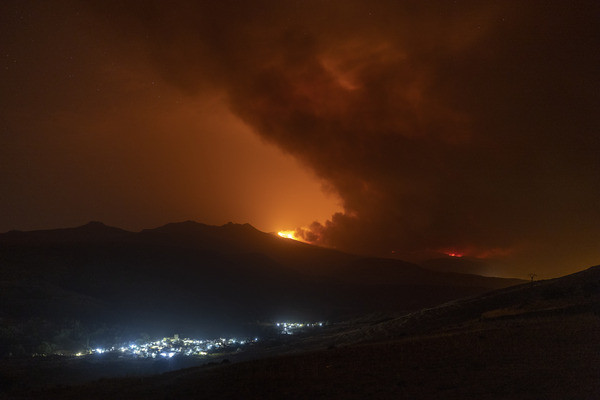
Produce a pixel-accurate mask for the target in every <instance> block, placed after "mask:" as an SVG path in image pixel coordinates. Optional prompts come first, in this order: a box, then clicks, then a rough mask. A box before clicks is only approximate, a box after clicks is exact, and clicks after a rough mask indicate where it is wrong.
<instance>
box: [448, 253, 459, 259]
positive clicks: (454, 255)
mask: <svg viewBox="0 0 600 400" xmlns="http://www.w3.org/2000/svg"><path fill="white" fill-rule="evenodd" d="M446 255H448V256H450V257H458V258H461V257H462V256H463V255H462V254H460V253H446Z"/></svg>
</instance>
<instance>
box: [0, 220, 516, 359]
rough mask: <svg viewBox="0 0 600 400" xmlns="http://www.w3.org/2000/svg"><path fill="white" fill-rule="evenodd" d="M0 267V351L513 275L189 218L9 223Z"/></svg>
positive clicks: (382, 303) (403, 295) (236, 324)
mask: <svg viewBox="0 0 600 400" xmlns="http://www.w3.org/2000/svg"><path fill="white" fill-rule="evenodd" d="M0 269H1V272H2V280H1V282H0V284H1V285H2V287H3V288H4V290H3V291H2V292H1V293H0V300H2V301H1V302H0V318H2V325H1V326H0V328H2V332H4V333H2V332H0V333H2V334H3V335H4V336H3V337H5V340H4V344H3V346H0V352H1V354H0V355H6V354H9V353H12V354H15V353H17V354H20V353H25V354H26V353H29V352H38V351H39V350H35V349H37V348H38V347H39V346H40V345H41V344H42V342H49V343H51V344H52V345H53V346H54V347H55V348H56V349H63V350H66V351H72V350H74V349H75V348H77V346H79V347H81V345H82V341H84V342H85V343H89V342H91V343H103V342H106V341H108V340H110V338H113V339H114V338H116V337H128V336H130V337H131V336H133V337H135V336H136V335H139V334H141V333H145V334H149V335H150V336H161V335H170V334H172V333H173V332H179V333H182V334H189V335H192V334H195V335H203V336H205V335H220V334H224V333H237V334H239V333H248V332H251V331H252V329H253V328H252V324H255V323H256V321H273V320H276V319H286V318H287V319H290V318H291V319H302V320H330V321H336V320H340V319H343V318H349V317H351V316H354V315H361V314H365V313H369V312H375V311H378V312H387V313H392V314H394V313H395V314H397V313H404V312H406V311H410V310H416V309H419V308H422V307H429V306H433V305H435V304H439V303H441V302H444V301H448V300H451V299H456V298H461V297H465V296H471V295H475V294H478V293H483V292H485V291H488V290H490V289H496V288H499V287H506V286H510V285H514V284H516V283H519V282H520V281H518V280H511V279H500V278H484V277H479V276H475V275H463V274H453V273H442V272H434V271H429V270H426V269H423V268H421V267H419V266H416V265H414V264H409V263H406V262H402V261H397V260H386V259H372V258H363V257H358V256H354V255H349V254H344V253H341V252H338V251H335V250H330V249H324V248H319V247H315V246H311V245H308V244H305V243H301V242H297V241H293V240H289V239H282V238H279V237H277V236H275V235H272V234H267V233H264V232H260V231H258V230H256V229H255V228H253V227H252V226H250V225H248V224H245V225H238V224H231V223H230V224H226V225H223V226H220V227H217V226H208V225H204V224H199V223H195V222H183V223H177V224H168V225H165V226H162V227H159V228H156V229H149V230H143V231H141V232H128V231H124V230H121V229H118V228H113V227H108V226H105V225H103V224H102V223H99V222H92V223H89V224H87V225H84V226H82V227H78V228H69V229H58V230H46V231H34V232H16V231H12V232H8V233H6V234H2V235H0ZM65 329H68V330H69V332H70V333H69V334H60V332H62V331H64V330H65ZM15 330H16V331H15ZM32 332H33V333H32ZM107 332H109V333H107ZM59 334H60V335H59ZM32 335H33V336H35V337H34V338H32ZM61 335H62V336H61ZM23 336H27V337H29V339H31V340H27V341H23V340H21V339H20V338H21V337H23ZM58 336H61V337H62V339H61V340H60V343H55V342H56V341H57V339H56V337H58Z"/></svg>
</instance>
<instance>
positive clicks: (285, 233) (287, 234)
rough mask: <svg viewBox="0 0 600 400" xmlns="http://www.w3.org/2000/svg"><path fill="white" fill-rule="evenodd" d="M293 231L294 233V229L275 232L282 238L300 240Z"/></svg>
mask: <svg viewBox="0 0 600 400" xmlns="http://www.w3.org/2000/svg"><path fill="white" fill-rule="evenodd" d="M294 233H295V232H294V231H279V232H277V234H278V235H279V236H281V237H282V238H286V239H293V240H300V239H299V238H297V237H296V235H295V234H294Z"/></svg>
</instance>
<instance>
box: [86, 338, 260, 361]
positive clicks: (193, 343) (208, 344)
mask: <svg viewBox="0 0 600 400" xmlns="http://www.w3.org/2000/svg"><path fill="white" fill-rule="evenodd" d="M257 341H258V338H253V339H243V340H238V339H236V338H229V339H227V338H219V339H209V340H197V339H188V338H185V339H180V338H179V336H178V335H175V336H174V337H172V338H167V337H166V338H163V339H161V340H156V341H151V342H146V343H141V344H136V343H131V344H129V345H127V346H121V347H110V348H106V349H104V348H96V349H92V350H90V351H88V352H86V353H77V354H76V355H77V356H83V355H86V354H104V353H118V354H121V355H123V356H129V357H139V358H157V357H158V358H159V357H162V358H171V357H173V356H175V355H184V356H205V355H207V354H208V353H209V352H215V351H217V350H219V349H228V348H229V349H231V348H233V347H236V348H240V347H241V346H244V345H245V344H248V343H254V342H257Z"/></svg>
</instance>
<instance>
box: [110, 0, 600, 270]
mask: <svg viewBox="0 0 600 400" xmlns="http://www.w3.org/2000/svg"><path fill="white" fill-rule="evenodd" d="M373 3H375V4H373ZM145 4H146V3H145V2H144V3H141V5H140V6H139V7H135V6H132V5H131V3H130V4H129V5H128V6H127V7H126V9H123V8H122V6H121V7H118V6H115V7H113V8H109V11H108V14H109V15H110V16H111V18H112V21H113V23H114V24H115V25H117V27H118V28H119V29H122V32H123V33H125V34H127V35H128V36H127V37H128V38H129V39H131V40H138V41H140V43H142V45H143V46H146V48H147V54H148V57H149V58H150V59H151V60H152V63H153V64H154V65H155V67H156V68H157V69H158V70H159V71H160V73H161V75H162V76H163V77H164V79H165V80H167V81H169V82H171V83H172V84H173V85H176V86H177V87H179V88H181V90H183V91H185V92H186V93H188V94H189V95H190V96H195V95H198V94H199V93H205V92H206V91H222V92H224V93H226V95H227V98H228V101H229V104H230V108H231V110H232V112H233V113H235V114H236V115H237V116H238V117H239V118H241V119H242V120H243V121H245V123H247V124H248V125H249V126H250V127H252V128H253V130H254V131H255V132H256V134H258V135H260V136H261V137H263V138H264V139H265V140H267V141H269V142H272V143H275V144H276V145H277V146H279V147H280V148H281V149H283V150H284V151H286V152H288V153H290V154H292V155H294V156H295V157H297V158H298V159H299V160H301V162H302V163H303V164H304V165H306V166H307V167H308V168H311V169H312V170H314V171H315V172H316V174H317V175H318V176H319V177H320V178H322V179H323V181H324V182H325V185H326V187H327V188H328V190H332V191H334V192H336V193H337V194H339V196H340V197H341V199H342V200H343V213H339V214H335V215H333V216H332V217H331V219H330V220H329V221H325V222H314V223H312V224H310V222H309V221H307V226H305V227H303V228H299V229H298V232H297V235H299V236H301V237H302V238H304V239H305V240H308V241H311V242H314V243H318V244H323V245H327V246H332V247H335V248H339V249H343V250H347V251H352V252H359V253H365V254H379V255H383V254H387V255H389V254H392V252H393V254H397V255H398V256H401V257H407V258H411V257H412V258H418V257H419V256H420V255H431V254H434V253H444V252H460V253H464V254H466V255H471V256H474V257H491V258H497V259H504V260H511V261H512V262H515V263H516V264H515V265H519V266H520V267H521V268H523V271H524V272H527V271H528V270H530V269H535V268H536V266H537V265H541V264H542V263H544V265H546V266H548V265H549V264H548V263H554V265H555V266H556V267H558V266H559V265H560V266H562V265H564V264H568V263H571V264H574V265H573V268H575V269H577V268H580V267H583V266H585V265H579V264H578V263H588V262H593V260H597V259H598V256H599V254H598V249H597V244H598V242H599V239H600V224H599V222H600V207H599V206H598V203H597V201H598V199H599V198H600V197H599V195H600V181H599V179H598V177H599V176H600V166H599V160H600V157H598V154H600V140H599V135H598V128H599V127H600V125H599V123H598V122H599V116H600V110H599V107H598V106H599V101H598V100H599V95H600V90H599V87H598V77H597V73H598V71H599V70H600V68H599V67H600V63H599V54H600V52H598V48H599V45H600V43H598V42H599V40H598V24H597V21H598V20H599V19H600V15H599V12H598V10H599V9H598V6H597V5H596V4H595V3H594V2H590V3H589V4H586V3H577V2H575V3H565V2H554V3H547V2H535V3H534V2H525V3H524V2H506V1H499V2H470V1H458V2H448V1H440V2H435V1H434V2H430V1H428V2H421V1H406V2H398V1H389V2H385V1H383V2H370V1H364V2H362V1H352V0H350V1H346V0H344V1H332V2H311V1H302V2H294V3H292V2H280V1H273V2H268V1H267V2H261V1H258V2H233V1H231V2H230V1H218V2H190V3H182V4H178V5H177V6H174V5H172V4H171V3H170V2H169V3H157V5H155V6H154V7H148V6H147V5H145ZM98 8H99V9H100V8H102V9H104V10H105V9H106V3H104V2H102V5H101V6H99V7H98ZM102 12H103V13H106V12H107V11H102ZM103 15H105V14H103ZM117 16H118V17H117ZM551 267H552V266H550V267H548V268H551ZM513 273H514V270H513Z"/></svg>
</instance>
